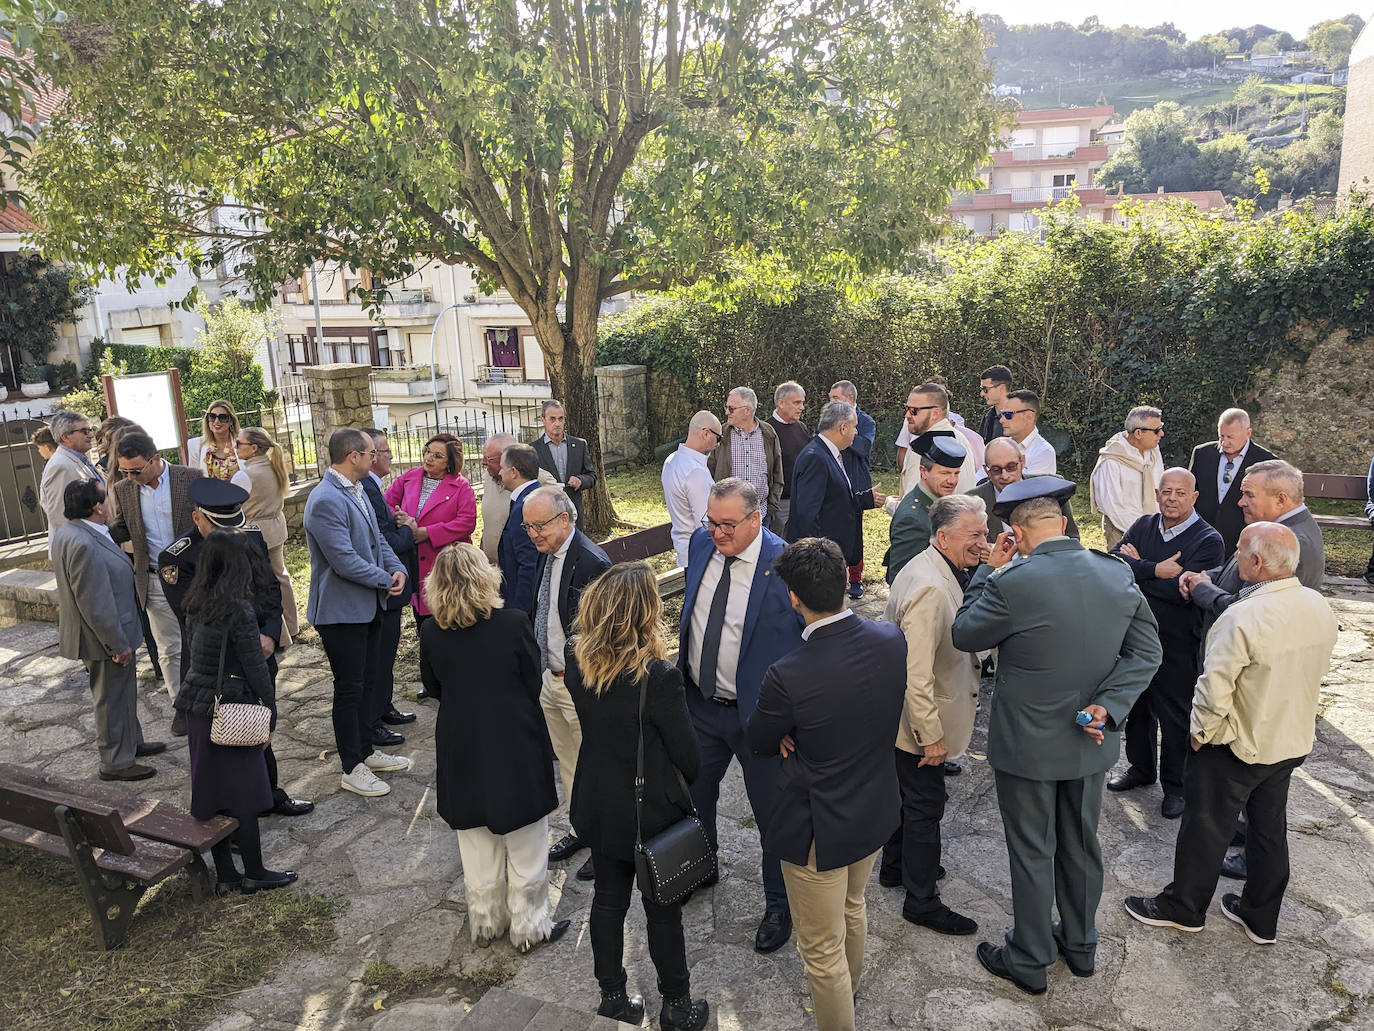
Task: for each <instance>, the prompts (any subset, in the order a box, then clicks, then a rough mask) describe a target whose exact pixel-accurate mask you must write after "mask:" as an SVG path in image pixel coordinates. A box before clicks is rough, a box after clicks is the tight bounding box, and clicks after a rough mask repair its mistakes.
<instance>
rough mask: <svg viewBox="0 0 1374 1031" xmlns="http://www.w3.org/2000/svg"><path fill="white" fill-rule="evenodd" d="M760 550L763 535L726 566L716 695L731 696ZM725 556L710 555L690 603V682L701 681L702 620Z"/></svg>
mask: <svg viewBox="0 0 1374 1031" xmlns="http://www.w3.org/2000/svg"><path fill="white" fill-rule="evenodd" d="M762 549H763V534H762V533H760V534H759V535H758V536H757V537H755V538H754V542H753V543H752V544H750V545H749V547H747V548H745V549H744V551H742V552H741V553H740V554H739V555H738V556H736V558H735V561H734V563H733V564H732V565H731V566H730V598H729V600H728V601H727V602H726V603H725V623H724V625H723V626H722V627H721V631H720V650H719V651H718V652H717V653H716V697H718V698H734V697H735V696H736V691H735V673H736V671H737V670H738V669H739V650H740V645H741V644H742V643H743V641H744V616H745V613H747V612H748V611H749V591H750V588H752V587H753V585H754V570H755V567H757V566H758V562H759V552H760V551H761V550H762ZM724 569H725V556H724V555H722V554H721V553H720V552H719V551H717V552H716V553H715V554H713V555H712V556H711V559H710V561H709V562H707V563H706V569H705V571H704V572H703V573H702V574H701V585H700V586H699V587H698V588H697V598H696V604H695V605H694V606H692V630H691V633H692V636H691V639H690V640H689V641H688V642H687V672H688V674H690V675H691V678H692V681H693V682H694V683H696V684H700V683H701V644H702V641H703V640H704V639H705V636H706V620H707V618H708V617H709V616H710V615H711V602H712V601H713V600H714V599H715V596H716V586H717V585H718V584H719V583H720V574H721V571H722V570H724Z"/></svg>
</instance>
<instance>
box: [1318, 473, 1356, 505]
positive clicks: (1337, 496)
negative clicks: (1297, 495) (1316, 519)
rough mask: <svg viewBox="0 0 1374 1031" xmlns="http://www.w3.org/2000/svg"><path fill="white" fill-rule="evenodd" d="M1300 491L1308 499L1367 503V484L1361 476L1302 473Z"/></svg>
mask: <svg viewBox="0 0 1374 1031" xmlns="http://www.w3.org/2000/svg"><path fill="white" fill-rule="evenodd" d="M1302 491H1303V493H1304V494H1306V495H1307V496H1308V497H1309V498H1325V499H1327V500H1330V501H1367V500H1368V499H1369V494H1368V491H1369V483H1368V481H1367V480H1366V479H1365V478H1364V477H1363V476H1349V475H1346V474H1343V473H1303V476H1302Z"/></svg>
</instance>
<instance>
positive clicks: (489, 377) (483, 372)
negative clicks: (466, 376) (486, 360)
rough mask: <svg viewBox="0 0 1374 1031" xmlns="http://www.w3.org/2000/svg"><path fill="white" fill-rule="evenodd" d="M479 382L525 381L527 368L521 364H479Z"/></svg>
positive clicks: (477, 378) (477, 377)
mask: <svg viewBox="0 0 1374 1031" xmlns="http://www.w3.org/2000/svg"><path fill="white" fill-rule="evenodd" d="M476 380H477V382H478V383H524V382H525V370H524V368H523V367H522V366H519V365H479V366H477V376H476Z"/></svg>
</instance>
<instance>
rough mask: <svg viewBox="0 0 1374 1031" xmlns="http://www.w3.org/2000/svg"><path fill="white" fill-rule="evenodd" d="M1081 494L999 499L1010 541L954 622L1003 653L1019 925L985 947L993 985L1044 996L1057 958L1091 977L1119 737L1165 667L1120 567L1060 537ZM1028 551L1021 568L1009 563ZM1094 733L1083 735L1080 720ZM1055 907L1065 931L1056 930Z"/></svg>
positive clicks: (1050, 481) (994, 739) (1136, 593)
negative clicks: (1067, 503)
mask: <svg viewBox="0 0 1374 1031" xmlns="http://www.w3.org/2000/svg"><path fill="white" fill-rule="evenodd" d="M1073 490H1074V484H1072V483H1069V482H1068V481H1067V480H1061V479H1059V478H1058V477H1050V476H1037V477H1035V478H1034V479H1029V480H1023V481H1021V482H1020V483H1014V484H1012V485H1011V486H1010V487H1009V488H1007V490H1005V491H1003V492H1002V498H1001V499H1000V500H999V501H998V505H997V507H998V508H999V510H1000V511H999V513H998V514H999V515H1000V516H1001V517H1002V518H1003V519H1005V520H1007V521H1008V522H1010V523H1011V525H1012V528H1013V530H1014V532H1015V536H1014V537H1013V535H1012V533H1010V532H1008V533H1003V534H1002V535H1001V536H1000V537H998V538H997V543H996V544H994V545H993V547H992V554H991V556H990V557H989V559H988V564H987V565H984V566H980V567H979V568H978V571H977V572H976V573H975V574H974V575H973V580H972V581H970V583H969V586H968V590H967V591H966V592H965V594H964V604H963V606H962V607H961V608H960V609H959V612H958V614H957V615H956V616H955V617H954V625H953V627H952V629H951V639H952V640H953V642H954V647H956V648H958V649H960V650H962V651H967V652H974V651H979V650H982V649H984V648H997V649H999V653H998V659H997V682H996V687H995V688H994V698H995V699H996V704H995V705H994V706H993V709H992V719H991V722H990V723H989V724H988V763H989V764H990V765H991V766H992V768H993V771H994V773H995V775H996V780H997V803H998V806H999V808H1000V809H1001V811H1002V824H1003V828H1004V830H1005V832H1006V837H1007V853H1008V855H1009V856H1010V858H1011V899H1012V913H1013V921H1014V924H1013V927H1012V930H1011V931H1010V933H1008V934H1007V936H1006V944H1005V945H1004V946H1002V947H998V946H996V945H993V944H992V943H991V942H981V943H979V945H978V950H977V954H978V961H979V962H980V963H981V964H982V965H983V966H984V968H986V969H987V970H988V972H989V973H991V974H993V975H995V976H997V977H1000V978H1004V979H1005V980H1008V981H1011V982H1012V983H1013V984H1015V985H1016V986H1017V987H1018V988H1020V989H1021V990H1022V991H1024V992H1028V993H1029V994H1031V995H1043V994H1044V992H1045V989H1046V978H1045V971H1046V968H1047V967H1049V966H1050V964H1052V963H1053V962H1054V961H1055V957H1056V954H1057V953H1058V954H1062V955H1063V956H1064V958H1065V962H1066V963H1067V964H1068V965H1069V969H1070V970H1071V971H1072V972H1073V973H1074V974H1076V975H1078V976H1079V977H1088V976H1090V975H1091V974H1092V973H1093V968H1094V963H1095V958H1096V953H1097V926H1096V916H1097V904H1098V902H1100V901H1101V898H1102V852H1101V849H1100V848H1099V847H1098V843H1097V821H1098V816H1099V815H1100V812H1101V808H1102V781H1103V779H1104V778H1105V776H1106V772H1107V771H1108V770H1109V769H1111V768H1112V766H1113V765H1115V763H1116V759H1117V755H1118V754H1119V752H1120V748H1121V735H1120V734H1119V733H1118V728H1119V727H1120V725H1121V724H1122V723H1123V722H1125V719H1126V714H1127V713H1128V712H1130V709H1131V706H1132V705H1134V704H1135V700H1136V699H1137V698H1138V697H1140V693H1141V692H1142V691H1144V690H1145V687H1146V685H1147V684H1149V682H1150V678H1151V677H1152V676H1154V672H1155V670H1156V669H1158V668H1159V662H1160V659H1161V657H1162V655H1161V651H1160V647H1159V636H1158V633H1157V631H1156V628H1155V620H1154V616H1152V615H1151V614H1150V607H1149V605H1147V604H1146V603H1145V597H1144V595H1142V594H1141V593H1140V590H1139V589H1138V588H1137V587H1136V586H1135V582H1134V578H1133V577H1132V575H1131V570H1130V568H1129V567H1128V566H1126V564H1125V563H1123V562H1119V561H1117V560H1116V559H1113V558H1110V557H1108V556H1106V555H1103V554H1102V553H1101V552H1097V551H1088V550H1086V549H1085V548H1083V547H1082V545H1080V544H1079V543H1078V542H1077V541H1075V540H1071V539H1070V538H1068V537H1065V536H1064V517H1063V515H1062V514H1061V513H1060V511H1059V503H1060V501H1062V500H1063V498H1064V497H1066V496H1068V495H1071V494H1072V493H1073ZM1017 553H1020V555H1021V556H1022V557H1023V561H1020V562H1015V563H1013V562H1012V561H1011V559H1012V557H1013V556H1014V555H1015V554H1017ZM1079 712H1084V713H1086V714H1087V716H1088V719H1089V722H1088V723H1087V724H1086V725H1084V726H1080V725H1079V724H1078V723H1077V722H1076V720H1075V714H1076V713H1079ZM1056 906H1057V908H1058V910H1059V918H1060V921H1061V923H1060V924H1059V925H1058V926H1055V925H1053V924H1051V922H1050V911H1051V909H1052V908H1055V907H1056Z"/></svg>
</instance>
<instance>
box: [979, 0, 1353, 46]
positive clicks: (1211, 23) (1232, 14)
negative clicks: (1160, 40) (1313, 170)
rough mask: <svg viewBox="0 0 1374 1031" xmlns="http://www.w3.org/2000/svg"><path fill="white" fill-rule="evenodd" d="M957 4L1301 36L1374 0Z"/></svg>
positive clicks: (1035, 17) (1013, 21) (982, 0)
mask: <svg viewBox="0 0 1374 1031" xmlns="http://www.w3.org/2000/svg"><path fill="white" fill-rule="evenodd" d="M958 3H959V6H960V7H962V8H964V9H966V10H974V11H977V12H979V13H980V14H1000V15H1001V16H1002V18H1003V19H1004V20H1005V21H1006V22H1007V24H1008V25H1026V24H1032V23H1036V22H1055V21H1065V22H1068V23H1070V24H1071V25H1080V24H1082V22H1083V19H1085V18H1087V17H1088V16H1089V15H1093V14H1095V15H1097V17H1098V18H1099V19H1100V20H1101V21H1102V24H1103V25H1107V26H1110V27H1113V28H1115V27H1116V26H1118V25H1139V26H1141V27H1143V28H1148V27H1149V26H1151V25H1160V24H1162V23H1164V22H1169V21H1171V22H1173V23H1174V25H1175V26H1176V27H1177V28H1179V29H1180V30H1182V31H1183V32H1184V33H1186V34H1187V36H1188V38H1189V39H1197V38H1198V37H1200V36H1206V35H1209V34H1211V33H1214V32H1217V31H1219V30H1221V29H1228V28H1232V27H1233V26H1249V25H1257V24H1258V25H1269V26H1271V27H1272V28H1274V29H1277V30H1279V31H1285V32H1290V33H1292V34H1293V36H1294V38H1296V39H1302V38H1303V37H1304V36H1306V35H1307V30H1308V29H1309V28H1310V27H1311V26H1313V25H1316V24H1317V23H1318V22H1323V21H1327V20H1328V19H1330V18H1340V17H1343V16H1344V15H1347V14H1350V13H1351V12H1354V13H1356V14H1359V15H1360V16H1361V17H1362V18H1364V19H1365V20H1366V21H1368V20H1369V19H1370V17H1371V15H1374V2H1372V0H1364V3H1365V4H1369V6H1368V7H1364V6H1363V5H1362V3H1361V2H1360V0H1306V2H1304V3H1293V0H1219V2H1216V3H1210V4H1201V3H1198V2H1197V0H1153V2H1151V3H1148V4H1143V5H1142V4H1140V3H1127V2H1125V0H1078V2H1077V3H1074V4H1071V5H1066V4H1064V3H1063V0H958Z"/></svg>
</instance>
